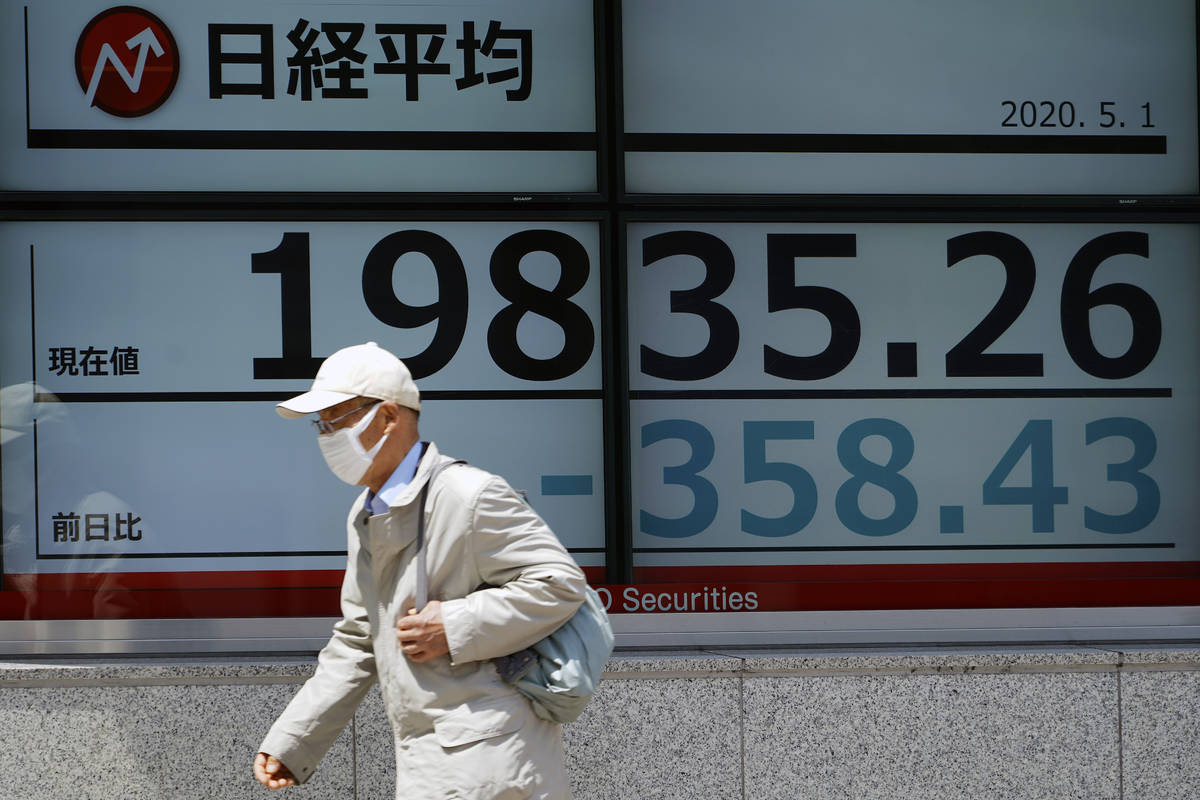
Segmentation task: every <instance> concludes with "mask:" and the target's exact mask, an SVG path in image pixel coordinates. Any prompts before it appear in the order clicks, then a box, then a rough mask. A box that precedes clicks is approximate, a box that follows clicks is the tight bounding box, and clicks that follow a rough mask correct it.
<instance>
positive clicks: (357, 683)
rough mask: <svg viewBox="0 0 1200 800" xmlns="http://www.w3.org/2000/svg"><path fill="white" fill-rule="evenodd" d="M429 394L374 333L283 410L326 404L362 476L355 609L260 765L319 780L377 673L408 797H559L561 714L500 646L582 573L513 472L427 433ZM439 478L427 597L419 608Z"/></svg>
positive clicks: (561, 611)
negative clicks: (514, 683) (499, 660)
mask: <svg viewBox="0 0 1200 800" xmlns="http://www.w3.org/2000/svg"><path fill="white" fill-rule="evenodd" d="M420 408H421V401H420V393H419V392H418V391H417V387H416V384H415V383H414V382H413V379H412V376H411V375H410V374H409V372H408V369H407V368H406V367H405V366H404V364H403V363H402V362H401V361H400V360H399V359H398V358H396V357H395V356H393V355H392V354H391V353H388V352H387V351H385V350H383V349H382V348H380V347H379V346H378V345H376V344H375V343H374V342H368V343H366V344H362V345H356V346H354V347H347V348H345V349H343V350H339V351H338V352H336V353H334V354H333V355H331V356H330V357H329V358H327V359H326V360H325V362H324V363H323V364H322V365H321V368H320V370H319V371H318V372H317V376H316V379H315V380H314V381H313V385H312V389H311V390H310V391H308V392H305V393H304V394H301V395H299V396H297V397H294V398H292V399H291V400H288V401H286V402H284V403H280V404H279V406H278V408H277V410H278V411H279V413H280V414H281V415H282V416H284V417H289V418H294V417H302V416H305V415H307V414H313V413H316V414H317V415H318V416H319V419H318V420H316V421H315V423H314V424H316V425H317V428H318V431H319V435H318V437H317V441H318V444H319V445H320V448H321V452H322V454H323V455H324V457H325V460H326V463H327V464H328V466H329V468H330V469H331V470H332V471H333V472H334V474H336V475H337V476H338V477H339V478H341V479H342V480H344V481H346V482H347V483H352V484H357V485H361V486H365V487H367V488H366V491H364V492H363V493H362V494H361V495H360V496H359V498H358V499H357V500H356V501H355V502H354V504H353V505H352V506H351V507H350V514H349V518H348V520H347V525H346V528H347V551H348V554H347V561H346V576H345V580H344V582H343V584H342V596H341V606H342V616H343V618H342V620H341V621H340V622H339V623H338V624H337V625H336V626H335V627H334V630H333V636H332V638H330V640H329V643H328V644H327V645H326V646H325V648H324V649H323V650H322V651H321V653H320V656H319V657H318V664H317V670H316V672H315V673H314V675H313V676H312V678H310V679H309V680H308V682H307V683H305V684H304V686H303V687H302V688H301V689H300V691H299V692H298V693H297V694H296V696H295V698H294V699H293V700H292V702H291V703H290V704H289V705H288V707H287V709H286V710H285V711H284V712H283V714H282V715H281V716H280V717H279V719H278V720H277V721H276V722H275V724H274V725H273V726H272V727H271V730H270V732H269V733H268V734H267V737H266V739H265V740H264V741H263V743H262V746H261V748H260V752H259V753H258V755H257V756H256V757H255V760H254V774H255V777H256V778H258V780H259V781H260V782H262V783H263V785H265V786H267V787H269V788H271V789H279V788H283V787H285V786H291V785H293V784H297V783H303V782H304V781H306V780H308V778H309V777H310V776H311V775H312V773H313V771H314V770H315V769H316V766H317V762H319V761H320V759H321V757H322V756H324V754H325V752H326V751H327V750H328V749H329V747H330V746H331V745H332V744H333V742H334V740H335V739H337V737H338V734H339V733H340V732H341V731H342V729H343V728H344V727H345V725H346V723H347V722H349V721H350V719H351V718H352V717H353V715H354V711H355V709H356V708H357V706H358V704H359V703H360V702H361V700H362V698H363V696H364V695H365V694H366V693H367V691H368V689H369V688H370V687H371V685H372V683H374V681H375V680H376V679H377V678H378V679H379V681H380V688H381V690H382V695H383V700H384V707H385V709H386V712H387V716H388V720H389V721H390V723H391V725H392V731H393V734H394V737H395V743H396V784H397V789H396V794H397V797H404V798H411V800H420V798H451V797H453V798H464V799H468V798H469V799H472V800H497V798H525V797H532V798H547V799H549V798H565V797H567V796H568V790H567V782H566V776H565V772H564V769H563V762H562V742H561V726H559V725H556V724H553V723H549V722H546V721H544V720H542V719H540V718H539V717H537V716H536V715H535V714H534V713H533V710H532V707H531V706H530V704H529V701H528V700H526V699H525V698H524V696H523V695H521V694H519V693H518V692H516V690H514V689H513V688H512V687H511V686H510V685H508V684H507V683H505V682H504V681H502V680H501V679H500V677H499V675H498V674H497V672H496V669H495V667H494V666H493V665H492V663H491V659H492V658H496V657H498V656H503V655H506V654H509V653H513V652H516V651H518V650H521V649H523V648H525V647H528V646H529V645H530V644H533V643H534V642H536V641H538V640H539V639H541V638H543V637H544V636H546V635H547V634H549V633H550V632H551V631H553V630H554V629H555V628H557V627H558V626H559V625H561V624H562V623H563V622H565V621H566V620H567V619H568V618H570V616H571V615H572V614H573V613H574V612H575V610H576V608H577V607H578V606H579V604H580V603H581V602H582V601H583V598H584V590H585V587H586V583H585V581H584V577H583V573H582V572H581V571H580V569H579V567H578V566H576V564H575V562H574V560H573V559H572V558H571V556H570V555H569V554H568V553H567V552H566V550H565V549H564V548H563V546H562V545H561V544H560V543H559V541H558V540H557V539H556V538H555V536H554V534H553V533H552V532H551V531H550V529H549V528H548V527H547V526H546V524H545V522H543V521H542V519H541V518H540V517H539V516H538V515H537V514H536V513H535V512H534V511H533V510H532V509H530V508H529V506H528V505H527V504H526V503H525V502H524V500H523V499H522V498H521V497H520V496H519V495H518V494H517V493H516V492H514V491H513V490H512V489H511V488H510V487H509V486H508V484H507V483H505V482H504V480H503V479H501V478H499V477H497V476H495V475H491V474H489V473H487V472H484V471H483V470H480V469H476V468H474V467H471V466H468V465H466V464H463V463H461V462H458V463H456V462H454V460H453V459H451V458H448V457H446V456H443V455H441V454H440V453H439V452H438V451H437V448H436V447H435V446H434V445H433V443H430V442H421V441H420V437H419V436H418V433H417V418H418V412H419V411H420ZM435 468H440V470H441V471H440V472H439V473H438V474H437V475H436V476H435V477H434V480H433V482H432V484H430V476H431V474H432V473H434V472H435ZM427 484H430V485H429V487H428V499H427V501H426V507H425V531H424V535H425V543H426V544H425V549H426V559H427V573H428V594H429V598H430V600H429V602H428V604H426V605H425V606H424V608H416V607H415V604H416V593H417V573H418V571H419V570H418V564H417V560H416V558H415V555H416V551H417V549H418V548H417V546H416V538H417V515H418V512H419V509H420V507H421V490H422V489H423V488H424V487H425V486H426V485H427Z"/></svg>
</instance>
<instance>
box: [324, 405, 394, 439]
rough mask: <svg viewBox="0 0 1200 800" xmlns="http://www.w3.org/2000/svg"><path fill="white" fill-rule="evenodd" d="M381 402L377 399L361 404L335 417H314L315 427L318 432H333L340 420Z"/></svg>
mask: <svg viewBox="0 0 1200 800" xmlns="http://www.w3.org/2000/svg"><path fill="white" fill-rule="evenodd" d="M379 402H380V401H379V400H375V401H372V402H370V403H367V404H366V405H361V406H359V407H358V408H355V409H352V410H350V411H347V412H346V413H345V414H342V415H341V416H340V417H335V418H334V419H314V420H312V424H313V427H314V428H316V429H317V433H318V434H327V433H333V432H334V431H335V430H337V429H336V428H335V427H334V426H335V425H337V424H338V423H339V422H341V421H342V420H344V419H346V418H347V417H353V416H354V415H355V414H357V413H358V412H360V411H363V410H365V409H368V408H370V407H371V406H373V405H375V404H377V403H379Z"/></svg>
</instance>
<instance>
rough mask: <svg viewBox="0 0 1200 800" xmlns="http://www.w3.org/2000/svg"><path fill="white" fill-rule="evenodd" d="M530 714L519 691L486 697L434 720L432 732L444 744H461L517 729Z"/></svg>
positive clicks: (443, 745) (452, 745)
mask: <svg viewBox="0 0 1200 800" xmlns="http://www.w3.org/2000/svg"><path fill="white" fill-rule="evenodd" d="M528 713H529V712H528V710H527V703H526V701H525V699H524V698H523V697H521V696H520V695H518V694H515V693H514V694H513V695H511V696H509V695H503V696H500V697H485V698H481V699H479V700H472V701H469V702H467V703H464V704H462V705H461V706H459V707H458V708H456V709H454V710H453V711H450V712H448V713H446V714H443V715H442V716H441V717H439V718H438V719H436V720H434V723H433V732H434V735H435V736H436V737H437V740H438V744H440V745H441V746H442V747H459V746H461V745H464V744H471V743H473V742H480V741H483V740H484V739H491V738H494V737H496V736H503V735H504V734H506V733H513V732H514V731H518V730H520V729H521V726H522V725H524V724H525V717H526V715H527V714H528Z"/></svg>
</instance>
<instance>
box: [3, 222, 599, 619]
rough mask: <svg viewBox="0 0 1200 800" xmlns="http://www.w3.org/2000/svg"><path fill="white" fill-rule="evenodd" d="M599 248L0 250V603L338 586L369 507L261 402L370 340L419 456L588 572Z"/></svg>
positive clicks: (285, 236) (409, 228)
mask: <svg viewBox="0 0 1200 800" xmlns="http://www.w3.org/2000/svg"><path fill="white" fill-rule="evenodd" d="M599 239H600V226H599V224H598V223H596V222H555V221H538V222H533V221H525V222H520V223H515V222H488V221H473V222H438V221H432V222H429V221H421V222H396V223H312V222H303V223H229V222H222V223H215V222H214V223H9V224H5V225H3V226H2V227H0V264H2V272H0V297H3V298H4V300H5V308H4V314H3V332H4V333H3V342H2V344H0V348H2V350H0V385H2V386H3V392H4V408H3V412H2V414H3V428H4V436H5V441H4V446H3V465H2V467H3V473H2V475H3V500H4V532H5V535H4V572H5V581H6V584H5V588H7V589H12V587H14V586H21V585H24V584H31V585H36V584H38V581H41V582H42V583H41V584H40V585H42V586H43V588H46V587H50V588H53V587H58V586H61V585H63V581H64V580H66V579H65V578H64V577H62V576H65V575H75V576H91V577H80V578H78V579H77V580H76V581H75V583H76V584H78V583H79V582H80V581H82V583H83V584H85V585H91V582H95V581H97V580H101V579H103V580H105V581H109V582H110V583H111V582H114V581H115V582H116V584H117V585H120V586H128V587H131V588H146V584H147V583H149V584H151V585H154V586H157V585H159V584H160V583H165V584H167V585H170V586H178V585H180V584H179V581H182V582H183V583H182V585H183V586H187V585H189V583H188V582H189V581H190V582H193V583H194V582H197V581H199V582H200V583H202V584H205V585H206V586H208V587H209V588H213V587H219V586H224V585H226V583H225V582H226V581H233V582H235V584H237V585H242V584H244V583H246V582H248V581H249V583H250V585H251V586H253V580H252V579H251V578H250V577H248V576H249V575H251V574H252V573H255V572H260V571H271V572H272V573H273V574H272V575H271V576H270V580H271V581H273V582H275V583H279V582H280V581H282V582H284V583H286V584H288V585H301V586H302V585H305V581H310V582H311V581H313V580H316V581H318V582H322V581H323V582H324V584H322V585H334V586H336V585H337V583H338V582H339V581H340V577H338V576H340V570H341V569H342V568H344V566H345V549H346V546H345V516H346V512H347V510H348V508H349V505H350V503H351V502H352V501H353V499H354V497H355V495H356V494H357V492H358V491H359V489H356V488H352V487H349V486H346V485H345V484H342V483H341V482H339V481H338V480H337V479H336V478H335V477H333V475H332V474H331V473H329V471H328V469H327V468H326V467H325V465H324V462H323V461H322V459H321V455H320V452H319V450H318V448H317V445H316V436H315V431H314V430H313V429H312V428H311V427H310V426H308V425H306V424H303V423H300V422H287V421H284V420H282V419H280V418H279V417H278V416H277V415H276V413H275V410H274V403H275V402H277V401H278V400H280V399H283V398H285V397H288V396H291V395H293V394H296V393H298V392H301V391H305V390H307V388H308V386H309V385H310V383H311V377H312V375H313V374H315V372H316V369H317V366H318V364H319V362H320V360H321V359H322V358H323V357H324V356H326V355H328V354H329V353H331V352H332V351H333V350H335V349H338V348H340V347H343V346H346V345H349V344H356V343H360V342H364V341H376V342H378V343H379V344H380V345H381V346H383V347H385V348H387V349H389V350H391V351H392V352H394V353H396V354H397V355H398V356H400V357H401V358H404V359H405V360H406V363H407V364H408V365H409V366H410V368H411V370H412V371H413V373H414V376H415V377H416V379H417V382H418V385H419V387H420V388H421V390H422V397H423V408H422V413H421V433H422V437H423V438H425V439H430V440H433V441H435V442H436V443H437V444H438V447H439V449H440V450H441V451H442V452H444V453H447V454H451V455H454V456H455V457H458V458H462V459H465V460H467V461H469V462H470V463H473V464H475V465H477V466H479V467H482V468H484V469H488V470H491V471H493V472H496V473H499V474H501V475H503V476H504V477H505V478H507V479H508V481H509V482H510V483H511V484H512V485H513V487H514V488H516V489H519V490H523V491H525V492H526V493H527V497H528V499H529V501H530V502H531V503H532V504H533V505H534V507H535V508H536V509H537V510H538V511H539V512H540V513H541V514H542V515H543V516H544V517H545V518H546V519H547V521H549V522H550V524H551V526H552V527H554V529H555V532H556V533H557V534H558V536H559V538H560V539H561V540H562V541H563V543H564V545H566V546H567V547H568V548H569V549H570V550H571V551H572V552H573V553H574V554H575V556H576V558H577V560H578V561H579V562H580V563H581V564H582V565H585V566H599V565H602V564H603V561H604V557H603V552H604V546H605V539H604V536H605V525H604V496H605V490H604V482H605V475H604V453H603V446H604V445H603V434H602V428H603V419H604V414H603V391H602V389H603V387H602V379H601V356H600V346H601V337H602V330H601V314H600V303H601V301H600V266H599V263H600V262H599ZM547 441H551V442H553V443H554V446H553V447H547V446H543V445H542V444H540V443H543V442H547ZM129 573H142V574H129ZM55 576H57V577H55ZM173 576H182V577H178V578H177V579H176V578H175V577H173ZM330 576H334V577H335V580H334V581H333V582H332V584H330ZM205 582H207V583H205ZM239 582H240V583H239ZM185 594H186V593H185ZM51 595H52V593H50V592H47V593H46V597H50V596H51ZM0 596H3V597H7V599H8V604H7V605H0V610H4V611H5V612H6V613H8V614H9V618H11V617H12V615H14V614H15V615H17V616H18V617H19V616H20V615H21V613H22V607H20V605H19V603H18V601H17V600H16V599H15V598H14V596H13V595H12V593H11V592H4V593H0ZM3 602H4V601H2V600H0V603H3ZM46 602H48V601H46ZM138 602H139V603H143V604H144V603H147V602H150V601H149V600H147V599H145V598H142V599H140V600H138ZM221 602H224V601H221ZM330 608H332V606H330V607H326V608H324V610H322V611H320V612H319V613H322V614H324V613H328V612H329V609H330ZM24 610H25V611H27V610H28V609H24ZM141 610H142V611H143V612H144V611H146V610H148V609H147V608H142V609H141ZM188 610H189V611H190V613H189V614H187V615H188V616H222V615H225V614H224V612H227V611H228V609H225V608H224V606H218V607H209V606H205V605H204V603H202V602H201V603H199V604H196V603H193V604H192V606H190V607H189V609H188ZM77 611H78V610H77ZM262 611H263V609H262V607H261V606H250V607H244V608H242V609H241V613H233V614H232V615H233V616H247V615H249V616H254V615H256V614H257V613H261V612H262ZM160 615H161V614H160ZM84 616H90V614H85V615H84ZM166 616H170V614H166Z"/></svg>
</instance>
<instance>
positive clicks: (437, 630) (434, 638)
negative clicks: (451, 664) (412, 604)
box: [396, 600, 450, 661]
mask: <svg viewBox="0 0 1200 800" xmlns="http://www.w3.org/2000/svg"><path fill="white" fill-rule="evenodd" d="M396 641H397V643H399V645H400V652H402V653H404V655H406V656H408V657H409V658H410V659H412V660H413V661H429V660H430V659H432V658H437V657H438V656H443V655H445V654H446V653H449V652H450V643H449V642H448V641H446V629H445V628H444V627H443V626H442V604H441V603H439V602H438V601H437V600H430V601H429V604H428V605H426V606H425V608H423V609H421V611H420V613H418V612H417V610H416V609H415V608H414V609H411V610H410V611H409V612H408V616H406V617H401V618H400V619H398V620H396Z"/></svg>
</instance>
